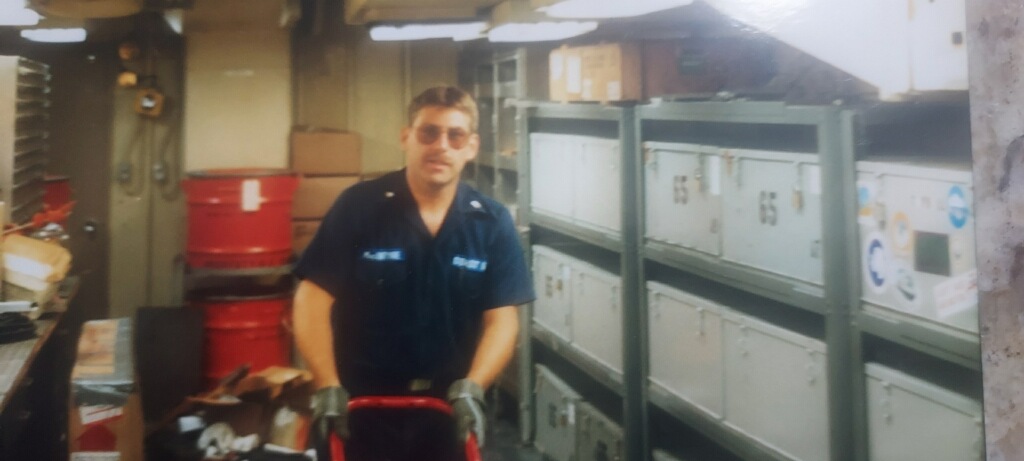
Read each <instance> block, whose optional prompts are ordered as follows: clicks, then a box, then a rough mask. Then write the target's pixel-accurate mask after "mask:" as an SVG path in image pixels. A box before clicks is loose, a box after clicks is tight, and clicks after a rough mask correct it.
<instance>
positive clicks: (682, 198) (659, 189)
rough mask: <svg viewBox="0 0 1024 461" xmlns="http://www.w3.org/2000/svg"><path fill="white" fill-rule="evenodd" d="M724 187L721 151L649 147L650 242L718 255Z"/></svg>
mask: <svg viewBox="0 0 1024 461" xmlns="http://www.w3.org/2000/svg"><path fill="white" fill-rule="evenodd" d="M721 181H722V177H721V157H719V155H718V148H715V147H707V146H698V145H694V144H679V143H663V142H645V143H644V203H645V208H646V210H645V213H644V215H645V217H646V218H645V222H646V237H647V238H648V239H650V240H654V241H658V242H663V243H667V244H670V245H677V246H680V247H683V248H690V249H694V250H699V251H703V252H705V253H709V254H712V255H716V256H717V255H719V254H720V252H721V233H720V231H719V229H720V227H721V218H722V208H721V195H722V184H721Z"/></svg>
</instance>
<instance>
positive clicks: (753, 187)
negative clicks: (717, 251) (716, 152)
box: [721, 149, 823, 285]
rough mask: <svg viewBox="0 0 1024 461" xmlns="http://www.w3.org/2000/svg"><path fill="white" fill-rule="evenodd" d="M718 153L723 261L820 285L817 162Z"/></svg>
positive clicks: (736, 151) (803, 156)
mask: <svg viewBox="0 0 1024 461" xmlns="http://www.w3.org/2000/svg"><path fill="white" fill-rule="evenodd" d="M721 152H722V163H723V165H722V167H723V170H724V175H725V179H723V181H722V182H723V184H722V256H723V258H725V259H728V260H730V261H734V262H737V263H739V264H743V265H746V266H750V267H754V268H758V269H761V270H765V271H768V272H773V273H776V274H780V275H783V276H786V277H790V278H793V279H796V280H801V281H804V282H808V283H811V284H815V285H821V284H822V277H823V275H822V272H823V269H822V257H821V253H822V241H821V238H822V235H821V224H822V223H821V169H820V167H819V166H818V157H817V156H816V155H811V154H797V153H790V152H769V151H759V150H747V149H722V151H721Z"/></svg>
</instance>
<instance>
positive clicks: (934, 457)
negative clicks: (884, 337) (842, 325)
mask: <svg viewBox="0 0 1024 461" xmlns="http://www.w3.org/2000/svg"><path fill="white" fill-rule="evenodd" d="M865 372H866V374H867V395H868V439H869V441H868V447H869V454H870V459H872V460H887V459H906V460H910V459H926V460H929V461H954V460H955V461H967V460H977V461H980V460H981V459H982V456H983V453H984V450H983V446H984V440H985V439H984V433H983V428H984V425H983V423H982V408H981V404H980V403H979V402H977V401H975V400H973V399H970V398H968V397H966V396H963V395H960V394H957V393H955V392H952V391H949V390H946V389H943V388H941V387H939V386H936V385H935V384H932V383H929V382H927V381H923V380H921V379H918V378H915V377H912V376H909V375H906V374H904V373H901V372H899V371H896V370H893V369H891V368H887V367H885V366H882V365H879V364H875V363H868V364H866V365H865Z"/></svg>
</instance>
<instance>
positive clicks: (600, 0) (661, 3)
mask: <svg viewBox="0 0 1024 461" xmlns="http://www.w3.org/2000/svg"><path fill="white" fill-rule="evenodd" d="M690 3H693V0H563V1H560V2H558V3H555V4H553V5H551V6H547V7H541V8H538V9H537V10H538V11H542V12H544V14H547V15H548V16H551V17H553V18H573V19H582V18H588V19H600V18H628V17H633V16H642V15H645V14H649V13H653V12H655V11H661V10H667V9H669V8H675V7H679V6H684V5H689V4H690Z"/></svg>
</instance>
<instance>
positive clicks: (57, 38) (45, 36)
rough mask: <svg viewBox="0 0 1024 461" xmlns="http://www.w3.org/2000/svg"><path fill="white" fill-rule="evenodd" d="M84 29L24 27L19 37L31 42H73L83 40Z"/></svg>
mask: <svg viewBox="0 0 1024 461" xmlns="http://www.w3.org/2000/svg"><path fill="white" fill-rule="evenodd" d="M85 36H86V32H85V29H82V28H76V29H25V30H22V31H21V37H22V38H24V39H26V40H31V41H33V42H46V43H73V42H84V41H85Z"/></svg>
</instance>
